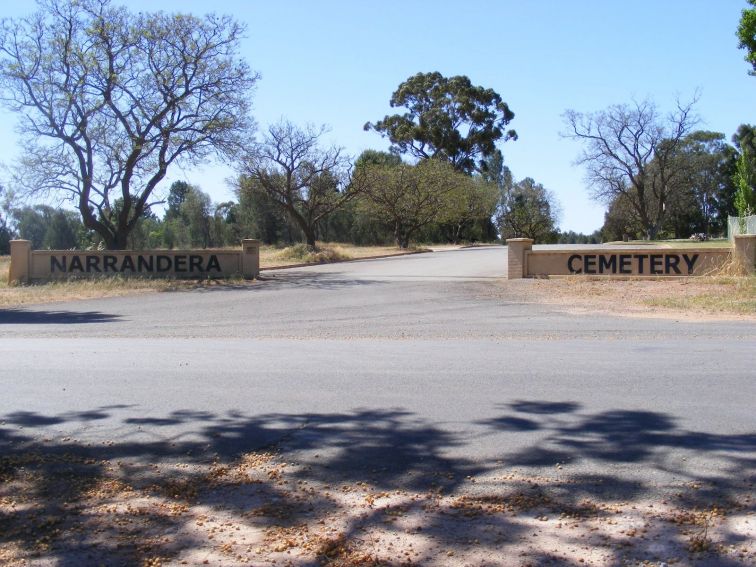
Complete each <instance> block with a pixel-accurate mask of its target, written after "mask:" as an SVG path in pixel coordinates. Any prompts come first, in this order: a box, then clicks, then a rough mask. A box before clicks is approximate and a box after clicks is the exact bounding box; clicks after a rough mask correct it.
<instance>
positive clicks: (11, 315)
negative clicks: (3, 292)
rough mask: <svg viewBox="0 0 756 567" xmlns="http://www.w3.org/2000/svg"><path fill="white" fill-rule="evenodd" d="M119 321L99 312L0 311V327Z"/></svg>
mask: <svg viewBox="0 0 756 567" xmlns="http://www.w3.org/2000/svg"><path fill="white" fill-rule="evenodd" d="M119 319H120V317H119V316H118V315H111V314H109V313H102V312H100V311H79V312H77V311H49V310H40V311H36V310H35V311H32V310H26V309H0V325H81V324H85V323H112V322H116V321H118V320H119Z"/></svg>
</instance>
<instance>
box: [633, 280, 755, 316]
mask: <svg viewBox="0 0 756 567" xmlns="http://www.w3.org/2000/svg"><path fill="white" fill-rule="evenodd" d="M645 303H646V304H647V305H649V306H652V307H662V308H666V309H674V310H681V311H686V312H688V311H693V312H705V313H733V314H738V315H750V316H756V276H750V277H712V278H703V280H702V281H701V282H700V284H699V285H698V286H697V289H696V290H695V292H694V293H692V294H687V295H681V296H668V297H654V298H649V299H647V300H646V301H645Z"/></svg>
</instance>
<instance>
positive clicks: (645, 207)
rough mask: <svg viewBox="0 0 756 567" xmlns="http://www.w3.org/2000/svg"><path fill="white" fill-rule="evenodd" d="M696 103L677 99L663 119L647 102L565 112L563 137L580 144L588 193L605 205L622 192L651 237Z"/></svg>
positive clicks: (667, 197)
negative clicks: (567, 127)
mask: <svg viewBox="0 0 756 567" xmlns="http://www.w3.org/2000/svg"><path fill="white" fill-rule="evenodd" d="M695 102H696V99H695V98H694V99H693V101H691V102H690V103H688V104H681V103H679V102H678V104H677V107H676V110H675V111H674V112H672V113H670V114H669V115H668V116H666V117H663V116H661V115H660V113H659V111H658V110H657V108H656V105H655V104H654V103H652V102H650V101H648V100H646V101H643V102H633V103H632V104H630V105H615V106H610V107H609V108H607V109H606V110H604V111H601V112H597V113H589V114H583V113H580V112H576V111H574V110H568V111H567V112H566V113H565V114H564V118H565V121H566V122H567V124H568V126H569V132H568V133H567V134H565V136H566V137H568V138H573V139H576V140H579V141H581V142H583V144H584V151H583V153H582V154H581V155H580V157H579V158H578V160H577V163H578V164H580V165H584V166H585V167H586V169H587V179H588V182H589V183H590V185H591V188H592V191H593V197H594V198H595V199H596V200H598V201H601V202H603V203H606V204H610V203H611V202H613V201H614V200H615V199H616V198H618V197H620V196H622V197H623V198H624V199H625V200H626V202H627V203H628V204H629V205H630V207H631V209H632V211H633V213H634V214H635V215H636V216H637V220H638V221H639V223H640V224H641V226H642V227H643V230H644V231H645V232H646V236H647V238H649V239H653V238H656V235H657V233H658V232H659V229H660V228H661V226H662V223H663V222H664V217H665V214H666V209H667V204H668V203H669V201H670V192H671V191H673V187H674V184H673V181H674V179H675V177H676V176H678V175H679V174H680V173H681V172H680V171H679V168H678V167H676V160H675V156H676V152H677V150H678V147H679V146H680V144H681V140H682V139H683V138H684V137H685V136H686V135H687V134H688V133H689V132H690V131H691V129H692V128H693V126H694V125H695V124H696V123H697V119H696V118H695V116H693V114H692V107H693V105H694V104H695Z"/></svg>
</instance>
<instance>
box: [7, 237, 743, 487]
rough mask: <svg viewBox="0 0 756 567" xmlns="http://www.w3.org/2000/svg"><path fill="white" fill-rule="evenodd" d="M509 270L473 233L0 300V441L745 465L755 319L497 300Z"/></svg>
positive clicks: (516, 465)
mask: <svg viewBox="0 0 756 567" xmlns="http://www.w3.org/2000/svg"><path fill="white" fill-rule="evenodd" d="M505 273H506V250H505V249H504V248H478V249H467V250H458V251H445V252H436V253H431V254H418V255H412V256H405V257H400V258H386V259H379V260H365V261H357V262H349V263H342V264H332V265H324V266H316V267H307V268H299V269H289V270H277V271H267V272H263V278H262V279H261V281H259V282H257V283H254V284H250V285H243V286H238V287H236V288H234V287H230V288H229V287H222V288H221V287H219V288H211V289H202V290H196V291H181V292H171V293H156V294H149V295H136V296H131V297H123V298H113V299H103V300H92V301H76V302H68V303H58V304H47V305H40V306H34V307H28V308H24V309H15V310H4V311H0V357H1V359H2V365H0V388H1V389H2V390H1V391H2V396H0V421H1V423H0V443H2V444H3V445H4V446H5V447H6V448H7V447H11V446H14V444H15V446H18V445H19V444H24V443H26V444H28V443H30V442H33V441H34V440H39V439H43V438H46V439H52V440H55V439H65V438H73V439H75V440H76V441H77V442H78V443H82V444H85V445H86V444H94V445H98V444H103V445H110V446H113V445H115V446H117V447H118V446H122V447H128V449H124V455H126V456H128V455H131V456H135V455H136V456H139V455H152V456H155V455H166V454H170V453H172V452H176V453H181V454H184V453H191V452H193V451H195V452H196V451H199V450H200V449H202V450H209V451H212V452H214V453H215V454H218V455H220V456H222V457H231V456H233V455H236V454H238V453H239V452H242V451H246V450H251V449H255V448H261V447H276V448H277V449H278V450H280V451H282V452H283V453H284V454H286V455H290V456H291V458H292V460H298V461H299V462H308V463H311V464H312V466H313V467H314V468H313V470H314V471H315V473H317V472H318V471H320V472H321V473H322V475H323V476H324V477H328V476H331V477H339V478H345V479H356V478H362V475H363V474H365V471H371V472H372V473H375V474H379V476H380V475H383V476H381V478H382V479H383V480H382V482H384V483H385V484H386V485H387V486H415V485H417V486H421V485H423V483H427V482H430V479H431V478H435V476H434V475H437V473H438V472H439V471H441V472H446V471H449V472H450V473H451V474H452V476H455V475H456V476H457V477H463V476H475V475H478V476H480V477H481V478H483V477H485V476H486V475H493V474H496V473H497V471H499V472H500V471H501V470H503V469H507V470H518V471H522V472H526V473H532V474H546V473H554V471H555V470H557V469H558V471H559V474H560V475H561V476H562V477H563V478H571V479H574V480H575V482H576V483H579V482H585V483H586V485H587V484H591V485H592V486H593V487H594V489H595V487H596V486H602V487H603V488H602V490H607V491H614V492H617V493H622V494H630V493H634V492H639V491H645V492H654V491H660V493H661V492H663V491H664V490H668V489H670V487H672V488H674V487H676V486H679V485H680V484H681V483H685V482H693V481H696V482H701V481H705V482H709V483H710V484H711V486H716V487H717V490H722V491H730V492H731V493H733V494H735V493H737V492H738V491H740V490H743V486H745V485H744V484H743V483H746V484H747V482H749V481H752V479H753V476H754V462H755V460H756V412H754V409H753V408H754V400H756V380H754V378H755V377H756V375H755V374H754V372H756V371H755V370H754V369H755V368H756V324H754V323H753V322H747V321H746V322H744V321H729V322H727V321H722V322H716V321H712V322H705V323H696V322H683V321H676V320H673V319H669V320H664V319H640V318H621V317H610V316H604V315H575V314H570V313H568V312H566V311H565V310H563V309H560V308H559V307H555V306H548V305H540V304H534V303H522V302H520V301H517V300H516V299H512V297H510V296H509V295H508V294H507V292H506V290H507V285H509V284H508V283H507V282H506V280H504V279H503V276H504V274H505ZM510 283H511V282H510ZM519 284H520V285H527V282H520V283H519ZM287 458H288V457H287ZM318 467H321V468H318ZM376 471H378V472H377V473H376ZM315 473H313V474H315Z"/></svg>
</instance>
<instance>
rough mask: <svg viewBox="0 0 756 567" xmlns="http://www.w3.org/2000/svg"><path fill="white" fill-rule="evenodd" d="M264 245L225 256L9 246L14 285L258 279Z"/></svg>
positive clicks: (245, 244) (250, 244) (254, 243)
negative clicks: (128, 279)
mask: <svg viewBox="0 0 756 567" xmlns="http://www.w3.org/2000/svg"><path fill="white" fill-rule="evenodd" d="M259 273H260V241H259V240H251V239H250V240H243V241H242V247H241V249H240V250H238V249H222V250H144V251H130V250H101V251H100V250H93V251H84V250H32V249H31V243H30V242H29V241H26V240H14V241H11V268H10V274H9V280H10V281H11V282H21V283H27V282H31V281H50V280H65V279H69V278H92V277H102V276H113V275H123V276H143V277H152V278H154V277H159V278H166V277H168V278H208V277H210V278H226V277H234V276H237V277H244V278H256V277H257V276H258V275H259Z"/></svg>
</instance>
